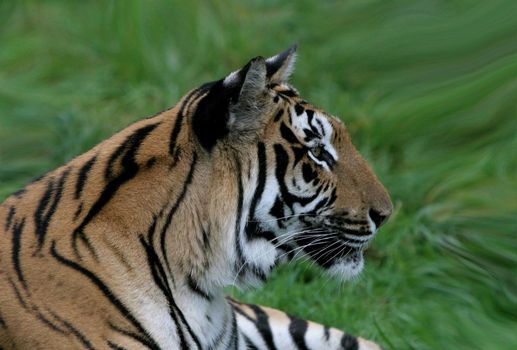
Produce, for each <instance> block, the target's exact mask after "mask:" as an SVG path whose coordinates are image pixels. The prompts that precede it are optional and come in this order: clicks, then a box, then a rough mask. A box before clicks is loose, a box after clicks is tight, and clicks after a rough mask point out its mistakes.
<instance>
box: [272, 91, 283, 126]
mask: <svg viewBox="0 0 517 350" xmlns="http://www.w3.org/2000/svg"><path fill="white" fill-rule="evenodd" d="M275 98H276V99H278V96H275ZM283 115H284V110H283V109H280V110H279V111H278V112H277V113H276V115H275V118H274V121H275V122H277V121H279V120H280V118H282V116H283Z"/></svg>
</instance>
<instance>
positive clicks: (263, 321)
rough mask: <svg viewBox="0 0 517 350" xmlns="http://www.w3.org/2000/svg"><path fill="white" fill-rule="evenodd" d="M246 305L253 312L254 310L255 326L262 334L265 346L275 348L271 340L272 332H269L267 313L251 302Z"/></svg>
mask: <svg viewBox="0 0 517 350" xmlns="http://www.w3.org/2000/svg"><path fill="white" fill-rule="evenodd" d="M248 306H249V307H250V308H251V309H252V310H253V312H255V315H256V316H257V320H256V322H255V326H256V327H257V330H258V331H259V333H260V335H261V336H262V339H263V340H264V342H265V343H266V345H267V348H268V349H269V350H275V349H276V347H275V343H274V341H273V333H272V332H271V325H270V324H269V317H268V315H267V314H266V313H265V312H264V310H262V309H261V308H260V306H257V305H251V304H250V305H248Z"/></svg>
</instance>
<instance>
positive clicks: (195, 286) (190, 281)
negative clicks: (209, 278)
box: [187, 274, 212, 301]
mask: <svg viewBox="0 0 517 350" xmlns="http://www.w3.org/2000/svg"><path fill="white" fill-rule="evenodd" d="M187 285H188V286H189V288H190V289H191V290H192V291H193V292H194V293H196V294H197V295H199V296H200V297H202V298H204V299H206V300H207V301H212V296H211V295H210V294H209V293H208V292H206V291H204V290H203V289H202V288H201V287H200V286H199V283H198V282H197V281H196V280H194V277H192V275H190V274H189V275H188V276H187Z"/></svg>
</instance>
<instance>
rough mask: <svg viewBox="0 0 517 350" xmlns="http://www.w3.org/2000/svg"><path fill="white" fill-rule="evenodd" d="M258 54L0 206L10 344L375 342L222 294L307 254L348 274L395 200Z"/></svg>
mask: <svg viewBox="0 0 517 350" xmlns="http://www.w3.org/2000/svg"><path fill="white" fill-rule="evenodd" d="M295 60H296V46H292V47H290V48H289V49H287V50H285V51H283V52H281V53H279V54H277V55H275V56H272V57H269V58H264V57H262V56H258V57H256V58H253V59H251V60H250V61H249V62H248V63H247V64H246V65H245V66H243V67H242V68H240V69H238V70H236V71H234V72H232V73H230V74H229V75H227V76H226V77H224V78H222V79H220V80H217V81H214V82H210V83H206V84H204V85H201V86H200V87H198V88H195V89H193V90H191V91H190V92H188V93H187V94H186V95H185V96H184V97H182V98H181V99H180V101H179V102H178V103H177V104H176V105H175V106H174V107H171V108H169V109H167V110H165V111H163V112H160V113H158V114H155V115H153V116H150V117H147V118H144V119H141V120H139V121H137V122H135V123H133V124H131V125H130V126H128V127H126V128H125V129H123V130H121V131H119V132H117V133H116V134H114V135H113V136H112V137H110V138H108V139H106V140H105V141H103V142H101V143H100V144H98V145H96V146H95V147H93V148H92V149H91V150H89V151H87V152H86V153H84V154H82V155H79V156H77V157H76V158H74V159H72V160H71V161H69V162H68V163H66V164H65V165H63V166H61V167H59V168H57V169H55V170H53V171H50V172H48V173H46V174H44V175H42V176H40V177H39V178H37V179H35V180H33V181H32V182H31V183H29V184H28V185H26V186H25V187H24V188H23V189H21V190H19V191H18V192H15V193H14V194H12V195H10V196H9V197H8V198H7V199H6V200H5V202H4V203H2V204H1V206H0V230H1V232H0V348H1V349H4V350H8V349H57V350H59V349H127V350H132V349H182V350H184V349H206V350H217V349H239V350H244V349H268V350H272V349H293V350H294V349H302V350H303V349H347V350H373V349H380V346H379V345H378V344H376V343H374V342H371V341H368V340H365V339H363V338H361V337H356V336H354V335H351V334H348V333H345V332H343V331H340V330H338V329H335V328H331V327H327V326H323V325H321V324H317V323H314V322H310V321H307V320H303V319H300V318H297V317H295V316H291V315H289V314H287V313H284V312H282V311H280V310H275V309H271V308H268V307H265V306H260V305H252V304H245V303H241V302H238V301H237V300H234V299H231V298H229V297H227V296H225V287H227V286H231V285H234V286H238V287H241V288H253V287H255V286H257V285H261V284H262V283H263V282H264V281H266V280H267V279H268V278H269V276H270V275H271V272H272V270H273V269H274V267H275V266H277V265H280V264H282V263H285V262H288V261H291V260H293V259H297V258H300V257H301V258H304V259H308V260H309V261H312V262H314V263H315V264H316V265H318V266H320V267H321V269H322V270H323V271H325V272H327V273H329V274H331V275H333V276H336V278H338V279H340V280H343V281H345V280H348V279H350V278H352V277H353V276H357V275H358V274H359V273H360V272H361V270H362V269H363V264H364V258H363V251H364V249H365V247H366V246H367V245H368V244H369V242H370V241H371V240H372V238H373V237H374V236H375V234H376V232H377V230H378V228H379V227H380V226H381V225H382V224H383V223H384V222H386V220H387V219H388V217H389V216H390V214H391V212H392V207H393V206H392V202H391V199H390V196H389V194H388V192H387V191H386V189H385V188H384V186H383V185H382V184H381V183H380V181H379V180H378V178H377V177H376V175H375V174H374V173H373V171H372V170H371V168H370V167H369V165H368V164H367V162H366V161H365V160H364V158H362V157H361V155H360V154H359V153H358V151H357V150H356V148H354V146H353V145H352V142H351V139H350V136H349V134H348V131H347V128H346V127H345V125H344V124H343V122H342V121H341V120H340V119H338V118H337V117H334V116H332V115H330V114H328V113H326V112H325V111H323V110H320V109H318V108H316V107H315V106H314V105H312V104H310V103H309V102H307V101H306V100H304V99H303V98H302V97H301V96H300V94H299V92H298V91H297V90H296V89H295V88H294V87H293V86H292V85H290V83H289V82H288V79H289V77H290V75H291V73H292V71H293V68H294V63H295Z"/></svg>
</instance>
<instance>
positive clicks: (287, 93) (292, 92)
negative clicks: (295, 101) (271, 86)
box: [277, 90, 298, 97]
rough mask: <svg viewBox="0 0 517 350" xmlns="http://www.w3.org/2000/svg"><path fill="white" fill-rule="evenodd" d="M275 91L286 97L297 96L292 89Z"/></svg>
mask: <svg viewBox="0 0 517 350" xmlns="http://www.w3.org/2000/svg"><path fill="white" fill-rule="evenodd" d="M277 93H278V94H280V95H284V96H287V97H296V96H298V94H297V93H296V92H295V91H293V90H278V91H277Z"/></svg>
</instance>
